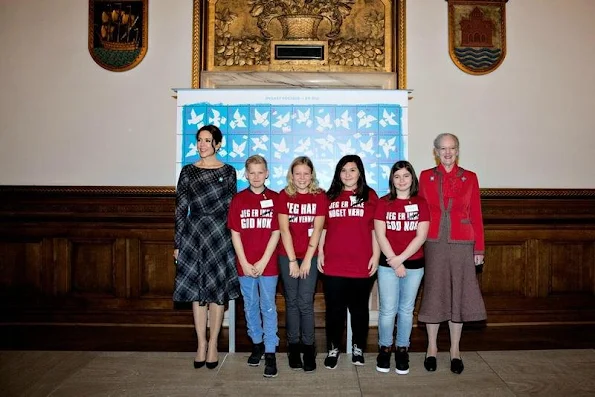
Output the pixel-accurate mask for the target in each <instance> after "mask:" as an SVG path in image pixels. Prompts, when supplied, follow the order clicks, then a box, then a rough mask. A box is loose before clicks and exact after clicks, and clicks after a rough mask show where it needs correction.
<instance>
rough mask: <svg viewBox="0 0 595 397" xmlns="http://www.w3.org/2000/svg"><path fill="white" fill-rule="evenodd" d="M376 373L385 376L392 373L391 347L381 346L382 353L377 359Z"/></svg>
mask: <svg viewBox="0 0 595 397" xmlns="http://www.w3.org/2000/svg"><path fill="white" fill-rule="evenodd" d="M376 371H378V372H382V373H385V374H386V373H388V372H390V347H388V346H380V352H379V353H378V357H376Z"/></svg>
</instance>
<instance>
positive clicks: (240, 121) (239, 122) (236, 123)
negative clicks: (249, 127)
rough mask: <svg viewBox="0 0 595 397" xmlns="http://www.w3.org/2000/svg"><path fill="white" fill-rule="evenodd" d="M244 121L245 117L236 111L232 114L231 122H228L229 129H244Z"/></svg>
mask: <svg viewBox="0 0 595 397" xmlns="http://www.w3.org/2000/svg"><path fill="white" fill-rule="evenodd" d="M245 120H246V116H244V115H243V114H241V113H240V109H236V111H235V112H234V114H233V120H232V121H230V122H229V126H230V127H231V129H235V128H236V127H238V128H246V123H244V121H245Z"/></svg>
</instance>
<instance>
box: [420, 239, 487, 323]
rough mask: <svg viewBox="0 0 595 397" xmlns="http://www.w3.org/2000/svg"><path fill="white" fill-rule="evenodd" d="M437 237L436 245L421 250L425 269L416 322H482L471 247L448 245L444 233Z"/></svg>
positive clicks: (481, 299)
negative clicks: (423, 255)
mask: <svg viewBox="0 0 595 397" xmlns="http://www.w3.org/2000/svg"><path fill="white" fill-rule="evenodd" d="M440 234H441V239H440V241H428V242H426V244H425V246H424V252H425V257H426V268H425V274H424V287H423V296H422V300H421V308H420V311H419V315H418V320H419V321H421V322H424V323H430V324H435V323H441V322H443V321H447V320H450V321H453V322H457V323H459V322H466V321H480V320H485V319H486V317H487V315H486V310H485V305H484V303H483V298H482V296H481V290H480V289H479V283H478V281H477V275H476V274H475V263H474V260H473V244H464V243H449V242H448V235H449V231H448V230H441V233H440Z"/></svg>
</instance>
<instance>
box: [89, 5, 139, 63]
mask: <svg viewBox="0 0 595 397" xmlns="http://www.w3.org/2000/svg"><path fill="white" fill-rule="evenodd" d="M148 12H149V0H123V1H109V0H89V53H90V54H91V57H92V58H93V60H94V61H95V62H96V63H97V64H98V65H99V66H101V67H102V68H105V69H107V70H111V71H113V72H122V71H125V70H129V69H132V68H133V67H135V66H136V65H138V64H139V63H140V61H142V59H143V58H144V57H145V54H146V53H147V36H148V26H147V23H148Z"/></svg>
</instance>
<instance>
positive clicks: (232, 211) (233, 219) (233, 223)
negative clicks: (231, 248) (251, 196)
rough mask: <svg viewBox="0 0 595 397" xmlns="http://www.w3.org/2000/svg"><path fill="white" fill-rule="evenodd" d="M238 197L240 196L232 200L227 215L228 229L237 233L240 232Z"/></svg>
mask: <svg viewBox="0 0 595 397" xmlns="http://www.w3.org/2000/svg"><path fill="white" fill-rule="evenodd" d="M238 195H239V194H236V195H234V196H233V198H232V199H231V204H230V205H229V211H228V213H227V227H228V228H229V229H231V230H233V231H236V232H239V231H240V224H239V223H240V208H239V207H240V203H239V201H240V198H239V197H238Z"/></svg>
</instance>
